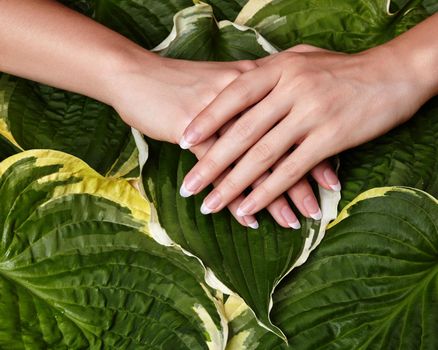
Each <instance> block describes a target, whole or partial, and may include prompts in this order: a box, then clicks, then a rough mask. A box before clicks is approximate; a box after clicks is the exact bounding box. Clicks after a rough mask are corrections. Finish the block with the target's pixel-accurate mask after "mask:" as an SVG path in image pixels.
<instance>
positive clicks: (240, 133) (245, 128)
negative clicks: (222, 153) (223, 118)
mask: <svg viewBox="0 0 438 350" xmlns="http://www.w3.org/2000/svg"><path fill="white" fill-rule="evenodd" d="M232 131H233V132H232V135H231V136H232V137H233V138H234V137H238V138H240V139H247V138H248V137H249V136H251V134H252V132H253V127H252V126H251V124H250V123H248V122H247V121H244V120H242V119H240V120H238V121H237V122H236V123H235V124H234V127H233V129H232Z"/></svg>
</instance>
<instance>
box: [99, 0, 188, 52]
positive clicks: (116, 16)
mask: <svg viewBox="0 0 438 350" xmlns="http://www.w3.org/2000/svg"><path fill="white" fill-rule="evenodd" d="M95 2H96V15H95V18H96V20H97V21H99V22H100V23H102V24H104V25H105V26H107V27H109V28H111V29H113V30H115V31H117V32H119V33H121V34H123V35H124V36H126V37H127V38H129V39H131V40H133V41H135V42H136V43H137V44H139V45H141V46H143V47H144V48H146V49H152V48H154V47H155V46H156V45H158V44H159V43H160V42H161V41H162V40H163V39H164V38H166V36H167V35H168V34H169V33H170V31H171V29H172V19H173V16H174V15H175V14H176V13H177V12H178V11H180V10H182V9H184V8H186V7H189V6H192V5H193V1H192V0H166V1H156V0H95Z"/></svg>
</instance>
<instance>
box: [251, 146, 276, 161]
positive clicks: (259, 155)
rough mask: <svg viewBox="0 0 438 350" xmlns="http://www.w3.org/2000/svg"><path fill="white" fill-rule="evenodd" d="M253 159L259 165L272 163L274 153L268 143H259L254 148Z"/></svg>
mask: <svg viewBox="0 0 438 350" xmlns="http://www.w3.org/2000/svg"><path fill="white" fill-rule="evenodd" d="M253 157H254V158H255V159H256V160H257V161H258V162H260V163H269V162H272V161H274V159H273V158H274V152H273V150H272V147H271V146H270V145H269V144H268V143H266V142H259V143H258V144H256V145H255V146H254V150H253Z"/></svg>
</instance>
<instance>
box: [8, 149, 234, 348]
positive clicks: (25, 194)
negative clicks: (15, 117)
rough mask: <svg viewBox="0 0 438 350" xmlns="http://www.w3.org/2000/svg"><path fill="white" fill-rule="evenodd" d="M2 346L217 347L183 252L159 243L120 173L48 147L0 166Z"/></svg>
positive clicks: (217, 330) (142, 204)
mask: <svg viewBox="0 0 438 350" xmlns="http://www.w3.org/2000/svg"><path fill="white" fill-rule="evenodd" d="M0 197H1V198H2V205H1V207H0V232H1V234H0V315H2V316H1V322H0V347H1V348H2V349H25V348H26V349H27V348H32V349H36V348H38V349H48V348H56V349H102V348H105V349H111V348H117V349H190V350H191V349H223V348H224V346H225V339H226V333H227V331H226V325H223V321H222V319H221V315H220V314H219V313H218V311H217V308H216V305H215V303H214V301H213V299H212V297H211V295H210V293H209V292H208V290H207V289H206V288H205V287H203V286H202V285H201V284H199V282H198V281H199V276H200V274H201V273H202V269H201V268H200V266H199V264H198V263H197V262H195V261H194V259H192V258H188V257H187V256H185V255H184V254H182V253H181V252H178V251H176V250H175V249H172V248H164V247H162V246H160V245H158V244H157V243H156V242H155V241H154V240H153V239H152V238H151V237H150V232H149V218H150V207H149V205H148V203H147V202H146V201H145V200H144V199H143V198H142V197H141V196H140V195H139V194H138V193H137V192H136V191H135V190H134V189H133V188H132V187H131V186H130V185H129V184H128V183H127V182H126V181H124V180H111V179H106V178H103V177H102V176H100V175H99V174H97V173H96V172H95V171H93V170H92V169H91V168H89V167H88V166H87V165H86V164H85V163H83V162H82V161H80V160H79V159H77V158H74V157H72V156H69V155H66V154H63V153H60V152H55V151H27V152H23V153H20V154H18V155H15V156H13V157H11V158H8V159H6V160H5V161H3V162H2V163H0Z"/></svg>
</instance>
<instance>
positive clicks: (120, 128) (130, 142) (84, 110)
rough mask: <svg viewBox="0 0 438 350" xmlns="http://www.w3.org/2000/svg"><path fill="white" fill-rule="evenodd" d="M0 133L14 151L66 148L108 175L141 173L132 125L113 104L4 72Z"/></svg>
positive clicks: (0, 81) (0, 89) (0, 77)
mask: <svg viewBox="0 0 438 350" xmlns="http://www.w3.org/2000/svg"><path fill="white" fill-rule="evenodd" d="M0 135H2V136H3V138H6V139H7V140H8V141H9V143H11V144H12V145H15V146H16V149H17V150H18V149H43V148H44V149H54V150H59V151H63V152H67V153H70V154H72V155H75V156H77V157H79V158H81V159H82V160H84V161H86V162H87V163H88V164H89V165H90V166H91V167H93V168H94V169H95V170H97V171H98V172H100V173H101V174H104V175H106V176H113V177H122V176H123V177H128V178H129V177H135V176H138V175H139V172H138V152H137V149H136V147H135V142H134V139H133V137H132V135H131V131H130V128H129V127H128V126H126V125H125V124H124V123H123V121H122V120H121V119H120V117H119V116H118V115H117V113H116V112H115V111H114V110H113V109H112V108H111V107H109V106H106V105H104V104H102V103H100V102H97V101H95V100H93V99H90V98H88V97H85V96H81V95H77V94H73V93H69V92H66V91H63V90H59V89H55V88H51V87H48V86H45V85H41V84H37V83H34V82H31V81H28V80H25V79H20V78H15V77H11V76H8V75H6V74H3V75H0Z"/></svg>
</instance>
